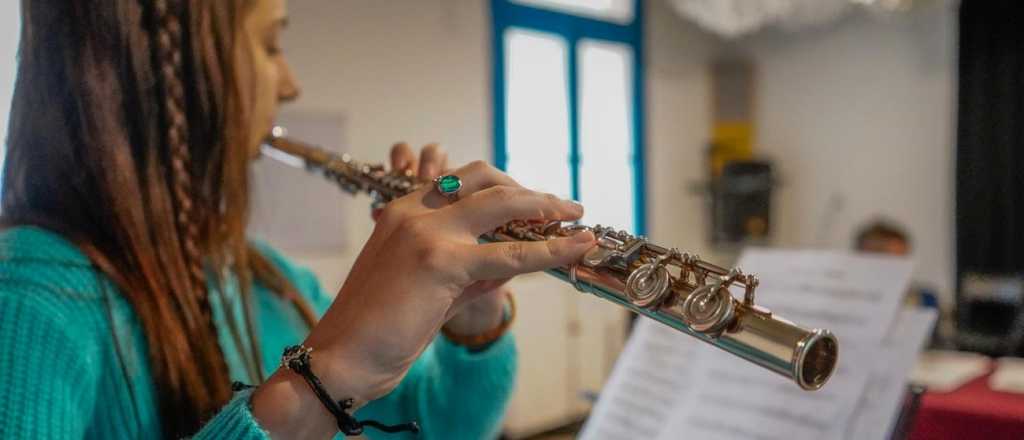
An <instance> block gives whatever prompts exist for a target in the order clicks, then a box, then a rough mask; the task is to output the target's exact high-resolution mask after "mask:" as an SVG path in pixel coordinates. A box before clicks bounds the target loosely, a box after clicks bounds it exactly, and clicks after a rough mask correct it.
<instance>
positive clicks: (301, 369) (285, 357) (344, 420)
mask: <svg viewBox="0 0 1024 440" xmlns="http://www.w3.org/2000/svg"><path fill="white" fill-rule="evenodd" d="M312 351H313V349H312V348H309V347H304V346H301V345H292V346H290V347H287V348H285V349H284V354H282V355H281V366H282V367H285V368H287V369H289V370H292V371H294V372H296V373H298V374H299V375H300V376H302V378H303V379H305V380H306V383H307V384H309V387H310V388H312V389H313V393H314V394H316V397H317V399H320V403H323V405H324V407H326V408H327V411H329V412H330V413H331V414H332V415H334V418H335V419H336V420H337V422H338V429H339V430H340V431H341V432H342V433H343V434H345V435H360V434H362V433H363V428H364V427H367V426H369V427H371V428H374V429H377V430H379V431H382V432H387V433H396V432H403V431H408V432H411V433H413V434H417V433H419V432H420V426H419V425H418V424H416V422H409V423H402V424H398V425H385V424H383V423H380V422H377V421H374V420H363V421H359V420H356V418H355V417H353V416H352V414H349V413H348V410H350V409H352V405H353V400H352V399H345V400H340V401H337V402H336V401H334V399H332V398H331V396H330V394H327V390H325V389H324V385H323V384H322V383H321V382H320V379H319V378H317V377H316V375H315V374H313V369H312V368H311V367H310V364H309V361H310V359H312V356H311V355H310V353H311V352H312Z"/></svg>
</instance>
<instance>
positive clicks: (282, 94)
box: [277, 62, 302, 102]
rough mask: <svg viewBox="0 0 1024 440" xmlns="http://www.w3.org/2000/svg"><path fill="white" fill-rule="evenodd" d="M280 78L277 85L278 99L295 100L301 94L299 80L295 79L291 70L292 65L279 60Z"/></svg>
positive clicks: (284, 100) (283, 100) (282, 100)
mask: <svg viewBox="0 0 1024 440" xmlns="http://www.w3.org/2000/svg"><path fill="white" fill-rule="evenodd" d="M280 78H281V79H280V84H278V87H277V90H278V92H277V98H278V100H280V101H281V102H290V101H294V100H296V99H297V98H298V97H299V95H301V94H302V88H301V87H299V81H298V80H297V79H295V73H294V72H292V67H291V66H290V65H288V63H287V62H281V77H280Z"/></svg>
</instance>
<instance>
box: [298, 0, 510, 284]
mask: <svg viewBox="0 0 1024 440" xmlns="http://www.w3.org/2000/svg"><path fill="white" fill-rule="evenodd" d="M289 12H290V15H291V20H290V22H291V24H290V27H289V29H288V30H287V31H286V32H285V33H284V36H283V46H284V49H285V52H286V55H287V57H288V59H289V60H290V61H291V63H292V66H293V67H294V69H295V71H296V75H297V76H298V78H299V80H300V82H301V86H302V88H303V90H304V92H303V95H302V97H301V98H300V99H299V100H298V101H297V102H295V103H294V104H291V105H289V106H288V107H287V108H286V109H285V110H284V111H285V112H286V113H287V114H288V115H289V116H295V115H302V114H316V113H326V114H334V115H339V117H340V118H342V119H344V131H345V133H344V134H343V135H342V138H341V139H338V141H337V142H338V145H340V146H341V147H340V148H341V149H342V150H344V151H348V152H350V153H352V154H353V155H354V156H355V157H356V158H357V159H360V160H363V161H371V162H384V161H386V160H387V152H388V150H389V148H390V146H391V145H392V144H393V143H395V142H397V141H406V142H409V143H410V144H412V145H414V146H417V147H418V146H421V145H424V144H427V143H430V142H440V143H441V145H443V146H444V147H445V148H446V149H447V150H448V152H449V154H450V163H452V164H459V163H465V162H468V161H470V160H473V159H490V157H491V154H492V153H491V147H490V145H491V144H490V138H491V116H490V115H491V105H490V58H489V52H490V49H489V48H490V46H489V41H490V33H489V32H490V19H489V18H488V10H487V7H486V2H484V1H478V0H404V1H395V0H389V1H378V0H346V1H336V0H296V1H292V2H290V4H289ZM294 134H296V135H298V134H299V133H294ZM335 202H336V203H340V204H344V206H345V208H346V209H345V213H344V214H343V216H344V225H343V233H344V234H346V236H347V237H346V243H347V245H346V248H345V249H342V250H341V252H340V254H341V255H340V257H339V256H338V255H324V254H323V253H322V252H320V251H317V252H315V253H312V254H310V253H308V252H305V253H304V252H303V250H292V254H295V255H299V256H302V257H303V259H304V260H307V261H310V260H312V262H313V264H314V265H315V266H318V267H321V268H322V270H320V271H318V272H320V273H321V279H322V281H323V284H324V285H325V288H326V289H328V290H332V289H335V288H336V287H338V286H339V285H340V282H341V281H342V280H343V279H344V275H345V271H347V270H348V267H349V266H350V263H351V261H352V260H353V259H354V257H355V254H356V253H357V252H358V251H359V249H360V247H361V245H362V243H363V242H364V241H365V238H366V237H368V236H369V232H370V231H371V230H372V223H371V222H370V220H369V214H368V212H369V207H368V206H369V205H368V199H366V198H361V199H360V200H357V201H354V202H353V201H348V200H345V198H344V197H343V196H341V195H339V196H338V199H337V200H336V201H335V200H323V203H335ZM332 267H338V269H333V270H332V269H331V268H332Z"/></svg>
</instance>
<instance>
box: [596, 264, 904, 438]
mask: <svg viewBox="0 0 1024 440" xmlns="http://www.w3.org/2000/svg"><path fill="white" fill-rule="evenodd" d="M741 267H743V268H744V269H745V271H746V272H748V273H755V274H757V275H758V276H759V277H760V279H761V286H760V287H759V289H758V303H759V304H762V305H764V306H766V307H768V308H770V309H772V311H773V312H776V313H777V314H779V315H780V316H783V317H785V318H787V319H791V320H793V321H795V322H797V323H799V324H800V325H802V326H805V327H822V328H828V329H830V330H832V331H833V332H835V333H836V335H837V337H838V338H839V348H840V362H839V367H838V369H837V371H836V373H835V374H834V376H833V378H832V379H831V380H830V382H829V383H828V384H827V385H826V386H825V387H824V388H823V389H821V390H819V391H816V392H806V391H803V390H800V389H799V388H798V387H797V386H796V385H795V384H793V383H792V382H791V381H789V380H788V379H785V378H783V377H780V376H777V375H775V374H774V373H771V372H769V371H767V370H765V369H763V368H760V367H757V366H754V365H752V364H749V363H746V362H743V361H741V360H739V359H738V358H736V357H735V356H733V355H730V354H728V353H725V352H722V351H721V350H719V349H717V348H714V347H711V346H707V345H706V344H703V343H700V342H695V340H694V339H693V338H690V337H688V336H685V335H683V334H681V333H675V332H674V331H672V330H671V329H668V328H667V327H665V326H663V325H661V324H659V323H656V322H653V321H650V320H646V319H644V320H643V322H641V323H639V324H638V326H637V331H636V332H635V333H634V335H633V336H632V337H631V339H630V341H629V344H628V345H627V350H626V351H624V353H623V355H622V357H621V358H620V361H619V364H618V365H617V366H616V369H615V371H614V372H613V374H612V377H611V379H610V380H609V382H608V384H607V385H606V386H605V389H604V390H603V391H602V394H601V397H600V399H599V401H598V404H597V406H596V407H595V410H594V412H593V413H592V415H591V418H590V420H589V421H588V423H587V425H586V426H585V429H584V431H583V433H582V434H581V435H580V438H581V439H583V440H594V439H600V440H604V439H619V438H623V439H624V438H630V439H659V440H673V439H678V438H688V439H723V440H726V439H758V440H770V439H778V440H801V439H814V440H818V439H843V438H844V437H846V436H847V435H848V433H849V432H851V429H852V427H853V426H858V425H855V423H856V422H855V420H856V421H860V420H863V419H864V418H866V417H870V416H872V415H873V414H875V413H874V412H872V411H874V409H875V406H885V405H887V403H886V404H879V403H878V402H881V401H882V400H884V401H885V402H888V401H889V400H888V393H876V394H885V398H881V397H877V398H876V397H870V398H869V399H868V400H867V401H865V400H864V399H862V396H863V395H864V390H865V389H866V388H867V387H868V383H869V381H870V380H871V375H872V372H873V371H875V369H876V364H877V363H879V362H882V361H879V356H881V355H882V353H883V351H884V350H883V349H882V339H883V337H884V336H885V335H886V333H887V330H888V329H889V328H890V325H891V324H893V318H894V317H895V315H896V312H897V310H898V309H899V304H900V302H901V301H900V300H901V298H902V296H903V292H904V289H905V288H906V286H907V283H908V281H909V277H910V272H911V264H910V263H909V262H908V261H906V260H903V259H895V258H889V257H865V256H857V255H849V254H843V253H836V252H821V251H776V250H760V249H758V250H752V251H748V252H746V253H745V254H744V256H743V258H741ZM901 323H902V320H901ZM921 339H923V336H922V337H921ZM915 340H917V339H915ZM911 345H913V344H911ZM918 349H919V343H918V344H917V345H914V346H910V347H904V346H902V345H901V346H900V347H899V348H893V350H892V351H893V352H894V353H895V352H899V353H901V354H902V353H904V352H907V351H909V352H913V353H916V351H917V350H918ZM912 356H913V355H911V357H912ZM666 359H668V360H666ZM909 368H910V366H909V365H908V366H907V367H906V371H909ZM666 370H669V371H671V372H673V374H672V375H670V376H669V375H665V374H664V373H662V372H665V371H666ZM641 371H648V372H652V371H653V372H657V373H659V374H658V375H657V376H658V377H659V378H660V380H657V381H654V384H655V385H653V386H650V387H647V388H643V387H640V386H638V385H637V383H638V382H640V383H645V382H647V381H648V380H649V379H648V378H646V377H643V376H645V375H644V374H637V372H641ZM902 377H903V378H905V377H906V374H903V375H902ZM901 383H902V382H901ZM876 386H879V387H881V386H885V385H884V384H877V385H876ZM897 400H898V399H897ZM873 405H875V406H873ZM862 408H867V409H864V410H862ZM878 411H879V412H880V411H881V410H878ZM865 423H866V422H865ZM856 432H858V433H859V432H861V431H856ZM850 438H852V437H850ZM858 438H868V437H858Z"/></svg>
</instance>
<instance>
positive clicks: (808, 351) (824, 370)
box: [797, 329, 839, 390]
mask: <svg viewBox="0 0 1024 440" xmlns="http://www.w3.org/2000/svg"><path fill="white" fill-rule="evenodd" d="M838 362H839V341H838V340H837V339H836V337H835V335H833V334H832V332H830V331H828V330H822V329H817V330H814V331H813V332H812V333H811V335H810V336H808V338H807V339H806V340H805V341H804V350H802V356H800V359H799V362H798V365H797V373H798V374H797V384H798V385H800V388H803V389H805V390H817V389H819V388H821V387H822V386H823V385H825V383H826V382H828V380H829V378H831V377H832V373H833V372H835V369H836V364H838Z"/></svg>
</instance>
